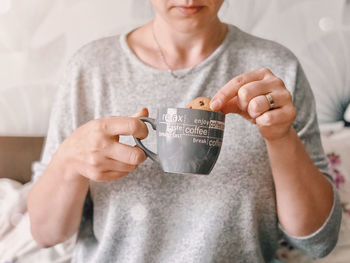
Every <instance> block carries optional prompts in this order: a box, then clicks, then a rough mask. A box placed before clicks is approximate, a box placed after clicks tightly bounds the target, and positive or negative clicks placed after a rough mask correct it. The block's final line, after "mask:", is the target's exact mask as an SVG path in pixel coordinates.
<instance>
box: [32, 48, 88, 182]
mask: <svg viewBox="0 0 350 263" xmlns="http://www.w3.org/2000/svg"><path fill="white" fill-rule="evenodd" d="M80 75H81V69H80V63H79V59H78V57H77V55H76V56H74V57H73V58H72V59H71V60H70V62H69V63H68V65H67V66H66V69H65V72H64V74H63V76H62V78H61V81H60V82H59V84H58V85H57V88H58V89H57V91H56V94H55V96H54V102H53V106H52V108H51V113H50V120H49V128H48V132H47V135H46V138H45V143H44V148H43V151H42V153H41V158H40V161H38V162H35V163H33V165H32V181H33V182H36V181H37V180H38V179H39V177H40V176H41V175H42V174H43V172H44V171H45V169H46V167H47V166H48V164H49V163H50V161H51V158H52V157H53V155H54V153H55V152H56V150H57V149H58V147H59V145H60V144H61V143H62V142H63V141H64V140H65V139H66V138H67V137H68V136H69V135H70V134H71V133H72V132H73V131H74V130H75V129H76V128H77V127H78V123H77V122H78V120H77V119H78V117H79V116H78V115H79V112H78V103H79V101H78V98H79V92H80V91H79V90H80V89H81V76H80Z"/></svg>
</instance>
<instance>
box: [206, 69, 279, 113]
mask: <svg viewBox="0 0 350 263" xmlns="http://www.w3.org/2000/svg"><path fill="white" fill-rule="evenodd" d="M271 74H272V73H271V71H270V70H268V69H259V70H254V71H251V72H247V73H244V74H242V75H239V76H237V77H235V78H233V79H232V80H230V81H229V82H228V83H227V84H225V85H224V86H223V87H222V88H221V89H220V90H219V91H218V92H217V93H216V94H215V95H214V97H213V98H212V99H211V102H210V108H211V109H212V110H215V111H219V110H220V109H221V108H222V107H223V105H225V104H226V103H227V101H229V100H230V99H232V98H233V97H235V96H236V95H237V93H238V90H239V89H240V88H241V87H242V86H243V85H245V84H247V83H249V82H252V81H258V80H263V79H264V78H265V77H266V76H270V75H271Z"/></svg>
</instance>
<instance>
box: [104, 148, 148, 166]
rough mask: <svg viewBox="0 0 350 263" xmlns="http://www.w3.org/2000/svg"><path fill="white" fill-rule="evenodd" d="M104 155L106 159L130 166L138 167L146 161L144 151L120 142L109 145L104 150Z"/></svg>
mask: <svg viewBox="0 0 350 263" xmlns="http://www.w3.org/2000/svg"><path fill="white" fill-rule="evenodd" d="M105 153H106V156H108V158H111V159H113V160H116V161H119V162H122V163H126V164H130V165H139V164H140V163H142V162H144V161H145V160H146V159H147V156H146V154H145V153H144V151H142V150H141V149H140V148H139V147H138V146H130V145H127V144H123V143H120V142H117V143H113V144H112V145H110V146H109V147H108V148H106V149H105Z"/></svg>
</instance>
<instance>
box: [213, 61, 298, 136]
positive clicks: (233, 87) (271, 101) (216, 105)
mask: <svg viewBox="0 0 350 263" xmlns="http://www.w3.org/2000/svg"><path fill="white" fill-rule="evenodd" d="M210 107H211V108H212V109H213V110H215V111H221V112H223V113H225V114H227V113H238V114H240V115H241V116H242V117H244V118H246V119H247V120H249V121H251V122H253V123H255V124H256V125H257V126H258V127H259V131H260V133H261V135H262V136H263V137H264V138H265V139H266V140H276V139H281V138H283V137H284V136H286V135H287V134H288V133H289V131H290V129H291V127H292V124H293V121H294V119H295V117H296V109H295V107H294V105H293V101H292V96H291V94H290V92H289V91H288V90H287V89H286V87H285V85H284V83H283V81H282V80H281V79H280V78H278V77H276V76H275V75H274V74H273V73H272V72H271V71H270V70H269V69H266V68H263V69H259V70H255V71H251V72H247V73H244V74H242V75H239V76H237V77H235V78H233V79H232V80H230V81H229V82H228V83H227V84H225V86H223V87H222V88H221V89H220V90H219V91H218V92H217V93H216V94H215V96H214V97H213V98H212V100H211V104H210Z"/></svg>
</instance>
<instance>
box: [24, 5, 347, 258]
mask: <svg viewBox="0 0 350 263" xmlns="http://www.w3.org/2000/svg"><path fill="white" fill-rule="evenodd" d="M222 2H223V0H198V1H195V0H194V1H184V0H152V4H153V6H154V8H155V11H156V16H155V18H154V20H153V21H152V22H150V23H149V24H146V25H144V26H142V27H140V28H137V29H135V30H134V31H132V32H130V33H128V34H125V35H121V36H115V37H109V38H105V39H101V40H97V41H95V42H93V43H90V44H88V45H87V46H85V47H83V48H82V49H81V50H80V51H79V52H78V53H77V54H76V55H75V56H74V58H73V59H72V60H71V63H70V64H69V67H68V69H67V72H66V74H65V78H64V79H63V81H62V83H61V86H60V91H59V93H58V97H57V100H56V103H55V105H54V107H53V110H52V115H51V121H50V128H49V132H48V137H47V141H46V145H45V149H44V153H43V157H42V160H41V163H40V164H38V165H36V166H35V174H34V177H35V180H37V182H36V184H35V185H34V187H33V189H32V190H31V192H30V195H29V198H28V209H29V213H30V220H31V228H32V233H33V236H34V238H35V239H36V240H37V242H38V243H39V244H40V245H41V246H43V247H49V246H52V245H55V244H57V243H59V242H62V241H64V240H66V239H67V238H69V237H70V236H72V235H73V234H74V233H76V232H77V231H79V234H78V243H77V247H76V250H75V253H74V256H73V262H264V261H265V262H269V261H271V260H272V258H273V256H274V253H275V250H276V248H277V245H278V240H279V239H280V238H281V237H283V236H284V237H285V238H287V239H288V240H289V241H290V242H291V243H292V244H293V245H295V246H296V247H299V248H302V249H304V250H306V251H307V252H308V253H309V254H311V255H312V256H315V257H321V256H324V255H326V254H328V253H329V252H330V251H331V250H332V248H333V247H334V245H335V243H336V241H337V236H338V229H339V224H340V218H341V212H340V206H339V201H338V197H337V195H336V191H335V190H334V186H333V185H332V183H331V180H330V178H329V176H328V175H327V161H326V159H325V156H324V154H323V150H322V147H321V144H320V138H319V132H318V127H317V121H316V114H315V107H314V100H313V96H312V93H311V90H310V87H309V85H308V82H307V80H306V78H305V75H304V73H303V71H302V69H301V67H300V65H299V63H298V61H297V59H296V58H295V56H294V55H293V54H291V52H289V51H288V50H287V49H286V48H284V47H282V46H280V45H278V44H276V43H273V42H271V41H267V40H263V39H259V38H256V37H253V36H251V35H249V34H246V33H244V32H242V31H240V30H239V29H238V28H236V27H234V26H232V25H226V24H224V23H222V22H221V21H220V20H219V18H218V15H217V14H218V11H219V9H220V7H221V5H222ZM277 76H278V77H277ZM220 87H221V88H220ZM198 96H213V99H212V104H211V107H212V108H213V109H215V110H221V111H222V112H224V113H227V114H228V115H227V116H226V117H227V118H226V127H225V139H224V143H223V146H222V149H221V154H220V158H219V160H218V161H217V163H216V166H215V168H214V169H213V171H212V173H211V174H210V176H190V175H180V174H179V175H174V174H165V173H163V172H162V171H161V169H160V168H159V167H158V166H157V165H155V164H154V163H153V162H152V161H150V160H148V159H147V160H146V156H145V154H144V153H143V151H142V150H141V149H140V148H138V147H136V146H131V144H132V143H131V142H132V140H131V138H132V137H131V136H135V137H138V138H141V139H144V138H146V137H147V134H148V130H147V128H146V126H145V125H144V124H143V123H142V122H141V121H140V120H138V118H135V117H140V116H147V115H148V111H147V109H143V110H141V111H140V112H139V113H138V114H136V115H134V116H133V117H127V116H128V115H130V114H131V113H132V112H137V111H138V110H139V109H140V108H145V107H148V108H149V110H150V112H151V113H152V114H155V113H156V109H157V108H158V107H167V106H170V107H183V106H184V105H186V104H187V103H188V102H189V101H191V100H192V99H194V98H195V97H198ZM229 113H231V114H229ZM109 116H117V117H109ZM242 117H243V118H242ZM247 120H249V121H247ZM154 137H155V136H149V138H147V141H148V143H149V144H151V145H155V142H154ZM84 204H85V205H84ZM79 226H80V227H79Z"/></svg>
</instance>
